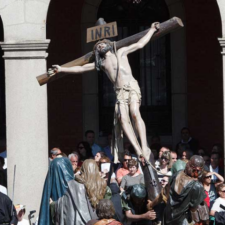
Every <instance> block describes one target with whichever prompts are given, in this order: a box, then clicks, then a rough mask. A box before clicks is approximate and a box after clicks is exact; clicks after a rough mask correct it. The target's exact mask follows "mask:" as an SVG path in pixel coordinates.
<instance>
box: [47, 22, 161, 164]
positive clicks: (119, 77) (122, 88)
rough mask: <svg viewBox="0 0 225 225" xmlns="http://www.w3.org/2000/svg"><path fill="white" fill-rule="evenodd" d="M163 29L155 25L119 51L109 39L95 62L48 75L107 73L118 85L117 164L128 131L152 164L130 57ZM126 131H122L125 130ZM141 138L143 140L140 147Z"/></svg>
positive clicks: (98, 49)
mask: <svg viewBox="0 0 225 225" xmlns="http://www.w3.org/2000/svg"><path fill="white" fill-rule="evenodd" d="M158 29H159V23H157V22H156V23H153V24H152V25H151V28H150V29H149V31H148V32H147V34H146V35H145V36H143V37H142V38H141V39H140V40H139V41H138V42H137V43H134V44H131V45H129V46H126V47H122V48H120V49H119V50H118V51H116V47H115V44H114V43H113V42H110V41H109V40H106V39H104V40H102V41H99V42H97V43H96V44H95V46H94V49H93V56H94V58H95V62H93V63H88V64H85V65H83V66H74V67H69V68H66V67H61V66H58V65H53V69H49V71H48V74H49V75H51V74H52V73H59V72H64V73H83V72H86V71H91V70H94V69H96V70H98V71H99V70H101V71H103V72H104V73H105V74H106V75H107V76H108V78H109V79H110V81H111V82H112V83H113V85H114V90H115V92H116V97H117V102H116V106H115V116H114V117H115V118H114V131H115V132H114V137H115V142H114V150H116V151H114V155H115V161H117V160H118V154H119V157H120V156H121V155H120V154H121V153H122V152H121V149H123V147H122V145H123V143H122V135H123V132H122V130H123V131H124V132H125V134H126V136H127V138H128V139H129V141H130V142H131V144H132V145H133V147H134V149H135V151H136V153H137V155H138V156H139V157H140V156H143V157H144V158H145V159H146V161H149V157H150V149H149V147H148V144H147V138H146V127H145V123H144V121H143V119H142V117H141V114H140V111H139V108H140V105H141V91H140V87H139V85H138V83H137V81H136V80H135V79H134V77H133V75H132V71H131V67H130V64H129V61H128V57H127V55H128V54H130V53H132V52H134V51H136V50H138V49H141V48H143V47H144V46H145V45H146V44H147V43H148V42H149V41H150V39H151V37H152V35H153V34H154V33H155V32H156V31H157V30H158ZM129 113H130V115H131V117H132V120H133V122H134V126H135V131H134V129H133V126H132V124H131V120H130V117H129ZM121 128H122V129H121ZM136 133H137V135H138V136H139V138H140V141H141V145H139V142H138V139H137V136H136Z"/></svg>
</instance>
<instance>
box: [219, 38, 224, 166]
mask: <svg viewBox="0 0 225 225" xmlns="http://www.w3.org/2000/svg"><path fill="white" fill-rule="evenodd" d="M218 40H219V43H220V46H221V47H222V52H221V54H222V57H223V146H225V37H224V38H218ZM224 149H225V148H224ZM224 163H225V158H224ZM224 165H225V164H224ZM224 168H225V166H224Z"/></svg>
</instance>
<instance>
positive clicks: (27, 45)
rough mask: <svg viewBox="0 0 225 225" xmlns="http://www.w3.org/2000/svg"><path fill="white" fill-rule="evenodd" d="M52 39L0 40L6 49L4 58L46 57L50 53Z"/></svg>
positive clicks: (0, 43) (3, 48)
mask: <svg viewBox="0 0 225 225" xmlns="http://www.w3.org/2000/svg"><path fill="white" fill-rule="evenodd" d="M49 43H50V40H44V41H23V42H13V41H10V42H0V45H1V47H2V50H3V51H4V56H3V58H4V59H7V60H10V59H17V60H20V59H21V60H22V59H45V58H47V56H48V54H47V53H46V50H47V49H48V46H49Z"/></svg>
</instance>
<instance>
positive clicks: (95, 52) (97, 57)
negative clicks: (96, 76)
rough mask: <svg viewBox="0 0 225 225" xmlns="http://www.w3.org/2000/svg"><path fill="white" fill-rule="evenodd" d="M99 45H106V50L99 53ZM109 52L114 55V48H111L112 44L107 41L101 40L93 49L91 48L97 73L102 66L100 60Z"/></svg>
mask: <svg viewBox="0 0 225 225" xmlns="http://www.w3.org/2000/svg"><path fill="white" fill-rule="evenodd" d="M101 43H104V44H106V48H105V49H104V50H102V51H101V52H99V51H98V50H97V46H98V45H99V44H101ZM108 51H110V52H112V53H115V51H114V46H113V42H111V41H110V40H108V39H104V40H101V41H98V42H97V43H96V44H95V46H94V48H93V56H94V58H95V68H96V70H97V71H100V70H101V66H102V59H104V57H105V54H106V53H107V52H108Z"/></svg>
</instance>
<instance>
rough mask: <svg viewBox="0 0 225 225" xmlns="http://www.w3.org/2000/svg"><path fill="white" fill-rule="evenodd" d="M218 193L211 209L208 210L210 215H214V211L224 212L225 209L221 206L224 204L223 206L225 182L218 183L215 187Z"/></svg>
mask: <svg viewBox="0 0 225 225" xmlns="http://www.w3.org/2000/svg"><path fill="white" fill-rule="evenodd" d="M217 190H218V193H219V195H220V197H219V198H217V199H216V201H215V202H214V204H213V206H212V208H211V211H210V216H215V213H216V212H224V211H225V210H224V209H223V208H222V207H221V205H222V206H224V207H225V184H220V185H219V186H218V187H217Z"/></svg>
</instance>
